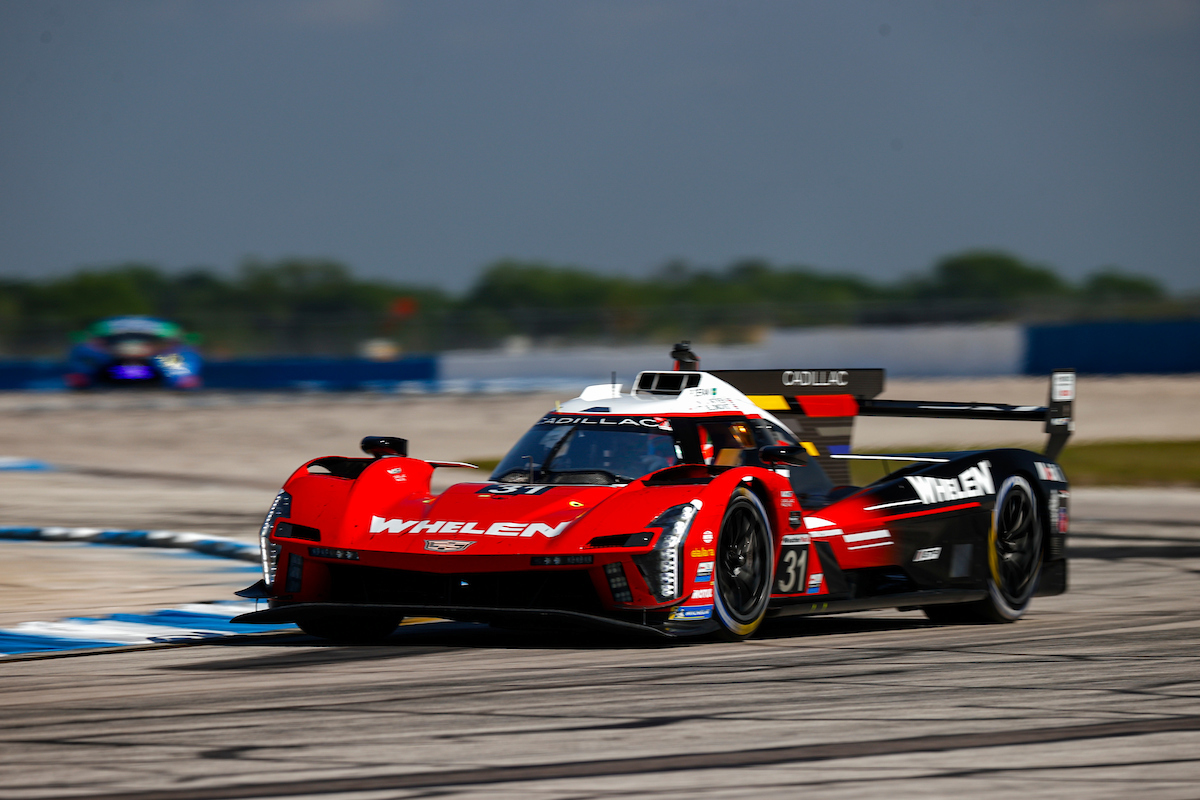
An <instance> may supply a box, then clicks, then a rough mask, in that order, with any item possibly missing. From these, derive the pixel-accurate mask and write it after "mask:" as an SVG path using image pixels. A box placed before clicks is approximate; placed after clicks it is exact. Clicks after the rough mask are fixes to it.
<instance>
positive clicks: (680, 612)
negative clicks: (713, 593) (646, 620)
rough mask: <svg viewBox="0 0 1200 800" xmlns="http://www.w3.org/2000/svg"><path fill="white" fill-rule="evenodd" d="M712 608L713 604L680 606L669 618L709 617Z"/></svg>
mask: <svg viewBox="0 0 1200 800" xmlns="http://www.w3.org/2000/svg"><path fill="white" fill-rule="evenodd" d="M712 610H713V607H712V606H679V607H677V608H676V609H675V610H674V611H672V612H671V616H670V617H668V618H667V619H708V618H709V617H711V616H712Z"/></svg>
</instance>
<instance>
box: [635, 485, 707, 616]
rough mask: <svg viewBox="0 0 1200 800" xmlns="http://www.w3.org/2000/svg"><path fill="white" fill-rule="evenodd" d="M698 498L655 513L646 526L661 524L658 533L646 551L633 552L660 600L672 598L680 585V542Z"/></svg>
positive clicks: (651, 589)
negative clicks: (651, 520)
mask: <svg viewBox="0 0 1200 800" xmlns="http://www.w3.org/2000/svg"><path fill="white" fill-rule="evenodd" d="M702 505H703V504H702V503H701V502H700V501H699V500H693V501H692V502H690V503H684V504H683V505H678V506H671V507H670V508H668V509H667V510H666V511H664V512H663V513H661V514H659V515H658V516H657V517H656V518H655V519H654V521H653V522H651V523H650V524H649V525H647V526H646V527H647V528H662V534H660V535H659V537H658V541H657V542H655V543H654V549H653V550H651V551H650V552H649V553H644V554H641V555H636V556H634V557H633V561H634V563H635V564H637V567H638V571H639V572H641V573H642V577H643V578H645V579H646V585H647V586H648V587H650V591H651V592H653V593H654V596H655V598H657V599H658V600H660V601H667V600H676V599H678V598H679V596H680V594H681V593H682V589H683V572H682V570H683V543H684V541H685V540H686V539H687V533H688V530H689V529H690V528H691V527H692V520H693V519H695V517H696V512H697V511H699V510H700V508H701V507H702Z"/></svg>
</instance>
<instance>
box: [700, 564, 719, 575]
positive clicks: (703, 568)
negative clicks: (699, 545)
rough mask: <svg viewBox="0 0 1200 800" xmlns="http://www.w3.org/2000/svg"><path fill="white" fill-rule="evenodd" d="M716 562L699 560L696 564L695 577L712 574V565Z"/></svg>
mask: <svg viewBox="0 0 1200 800" xmlns="http://www.w3.org/2000/svg"><path fill="white" fill-rule="evenodd" d="M716 563H717V562H715V561H701V562H700V563H699V564H697V565H696V577H700V576H701V575H712V571H713V565H714V564H716Z"/></svg>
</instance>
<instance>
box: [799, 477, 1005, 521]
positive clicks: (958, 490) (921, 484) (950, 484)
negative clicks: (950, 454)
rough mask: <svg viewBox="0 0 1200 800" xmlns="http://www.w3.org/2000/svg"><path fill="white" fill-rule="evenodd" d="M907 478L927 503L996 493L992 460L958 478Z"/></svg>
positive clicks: (923, 501)
mask: <svg viewBox="0 0 1200 800" xmlns="http://www.w3.org/2000/svg"><path fill="white" fill-rule="evenodd" d="M906 480H907V481H908V482H909V484H911V485H912V487H913V489H915V490H916V492H917V497H919V498H920V500H921V502H922V503H924V504H925V505H929V504H931V503H945V502H948V501H951V500H964V499H966V498H969V497H983V496H984V495H989V494H995V493H996V484H995V482H994V481H993V480H992V464H991V462H990V461H980V462H979V463H978V464H976V465H975V466H973V467H969V468H968V469H965V470H963V471H962V472H961V473H959V475H958V477H956V478H931V477H929V476H926V475H909V476H908V477H907V478H906ZM810 527H811V526H810Z"/></svg>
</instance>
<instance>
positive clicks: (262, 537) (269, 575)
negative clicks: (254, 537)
mask: <svg viewBox="0 0 1200 800" xmlns="http://www.w3.org/2000/svg"><path fill="white" fill-rule="evenodd" d="M291 515H292V496H291V495H290V494H288V493H287V492H280V493H279V494H277V495H275V500H274V502H272V503H271V508H270V509H269V510H268V511H267V518H266V519H264V520H263V524H262V527H261V528H259V530H258V546H259V549H260V550H261V551H262V570H263V581H264V582H265V583H266V584H267V586H270V585H271V584H272V583H274V582H275V565H276V562H277V561H278V560H279V545H277V544H272V543H271V528H272V527H273V526H274V525H275V521H276V520H277V519H279V518H280V517H290V516H291Z"/></svg>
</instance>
